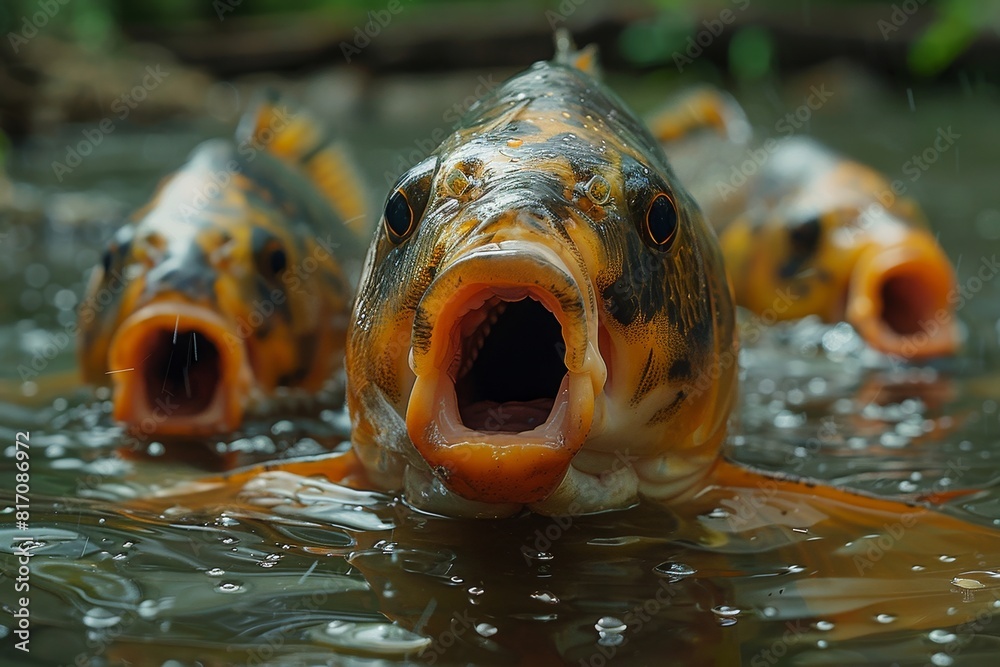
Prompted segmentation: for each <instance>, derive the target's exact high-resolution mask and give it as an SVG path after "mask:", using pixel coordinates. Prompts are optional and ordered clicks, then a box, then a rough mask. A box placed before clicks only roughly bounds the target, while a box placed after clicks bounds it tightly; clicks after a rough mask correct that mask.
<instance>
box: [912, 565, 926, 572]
mask: <svg viewBox="0 0 1000 667" xmlns="http://www.w3.org/2000/svg"><path fill="white" fill-rule="evenodd" d="M910 569H911V570H913V571H914V572H923V571H924V570H926V569H927V568H926V567H924V566H923V565H914V566H913V567H911V568H910Z"/></svg>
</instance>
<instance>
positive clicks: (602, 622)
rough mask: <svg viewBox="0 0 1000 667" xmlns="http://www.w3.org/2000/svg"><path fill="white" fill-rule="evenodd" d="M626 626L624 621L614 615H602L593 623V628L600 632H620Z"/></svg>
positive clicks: (623, 630)
mask: <svg viewBox="0 0 1000 667" xmlns="http://www.w3.org/2000/svg"><path fill="white" fill-rule="evenodd" d="M627 627H628V626H627V625H625V622H624V621H622V620H621V619H619V618H615V617H614V616H602V617H601V618H600V619H598V621H597V623H595V624H594V629H595V630H597V631H598V632H602V633H611V634H620V633H622V632H625V629H626V628H627Z"/></svg>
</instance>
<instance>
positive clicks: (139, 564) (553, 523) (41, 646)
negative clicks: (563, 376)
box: [0, 322, 1000, 665]
mask: <svg viewBox="0 0 1000 667" xmlns="http://www.w3.org/2000/svg"><path fill="white" fill-rule="evenodd" d="M817 328H821V329H825V332H824V333H822V334H821V335H820V337H819V339H820V340H821V341H822V342H821V344H820V345H819V346H816V345H815V344H814V343H813V341H815V340H816V337H815V334H816V329H817ZM855 344H857V343H856V341H855V340H854V339H853V333H852V332H850V331H845V330H844V329H843V328H839V329H838V328H837V327H821V325H818V324H816V323H812V322H803V323H799V324H797V325H788V326H782V327H779V328H777V329H774V330H772V331H770V332H768V334H767V335H765V336H764V337H763V338H762V339H761V340H760V341H759V342H758V343H757V344H756V345H755V346H752V347H751V348H749V349H747V350H746V351H745V352H744V353H743V355H744V359H743V361H744V365H745V368H746V370H745V379H744V387H745V395H744V400H743V409H742V411H741V414H740V416H739V422H740V426H739V428H738V429H737V433H738V435H736V436H734V437H733V438H732V439H731V443H730V445H731V446H730V450H729V451H730V452H731V454H732V455H733V456H734V457H736V458H739V459H742V460H751V461H754V462H755V463H757V464H758V465H761V466H763V467H771V468H774V469H783V470H790V471H795V472H800V473H802V474H808V475H814V476H816V477H819V478H822V479H826V480H829V481H830V482H832V483H834V484H836V485H838V486H847V485H849V486H853V487H857V488H865V489H868V490H871V491H875V492H877V493H881V494H885V495H889V496H896V497H915V496H917V495H919V494H920V493H933V494H943V493H946V492H947V491H949V490H951V489H954V488H976V487H981V486H984V485H988V484H990V483H991V481H992V478H993V476H994V475H995V474H996V473H995V466H993V465H992V462H991V458H992V457H993V455H994V454H995V452H996V450H997V446H998V443H997V438H996V435H995V434H996V433H997V432H998V430H1000V429H998V416H1000V415H998V414H997V406H996V403H995V402H994V401H993V400H992V399H990V398H987V399H984V398H983V397H982V395H981V391H982V387H981V385H982V384H983V383H984V382H985V380H984V379H983V378H982V377H979V378H978V379H972V380H970V379H968V378H966V377H965V376H964V375H963V374H961V373H956V372H954V371H949V370H948V369H947V368H944V369H937V370H935V369H928V368H923V369H916V368H893V367H892V366H891V365H889V364H887V363H886V362H885V360H884V359H880V358H878V357H875V356H868V355H867V354H862V355H860V356H858V355H857V354H856V352H857V350H855V349H854V348H853V347H852V346H854V345H855ZM977 383H978V384H977ZM60 407H61V408H62V409H61V410H56V409H55V408H51V409H50V410H49V412H47V413H46V412H44V411H43V413H42V414H43V416H44V419H41V420H39V421H38V422H35V423H34V424H32V429H33V431H32V443H33V446H32V456H33V458H32V479H33V485H32V489H33V490H32V501H31V512H32V520H31V523H32V527H33V529H32V531H30V535H31V536H32V538H33V539H34V541H35V542H36V545H35V546H34V548H33V552H34V554H35V555H34V556H33V557H32V561H31V608H32V632H33V635H32V649H33V650H32V653H31V656H30V657H31V659H32V660H33V661H34V664H74V663H75V664H125V662H126V661H127V662H132V663H137V664H148V663H150V662H152V663H154V664H160V663H161V662H162V661H164V660H166V659H167V658H174V659H177V660H180V661H181V662H182V663H192V661H194V660H199V661H201V662H202V664H226V663H246V664H278V663H283V664H284V663H289V662H294V661H296V660H299V661H301V662H302V664H309V663H311V662H317V661H319V662H325V661H326V660H328V659H329V656H330V655H331V653H332V652H335V653H336V654H339V655H344V656H353V657H348V658H345V661H346V662H345V664H352V661H353V662H356V663H357V664H370V663H369V662H367V660H369V659H373V658H378V659H382V660H386V661H388V663H394V662H396V661H404V660H406V659H411V660H417V661H418V662H422V663H426V664H434V663H439V664H463V663H466V662H474V663H476V664H511V663H521V664H553V663H554V662H557V661H562V662H568V663H572V664H582V665H603V664H607V663H608V662H609V661H620V662H621V663H622V664H634V663H647V664H650V663H653V662H655V661H657V660H659V659H660V658H661V657H662V656H664V655H669V656H671V657H672V658H674V659H675V660H677V661H678V662H679V663H680V664H705V663H710V662H715V663H717V664H733V663H735V662H736V661H737V660H738V659H740V658H742V660H744V661H746V662H749V663H750V664H784V663H786V662H790V661H792V660H793V658H794V660H795V664H831V665H834V664H836V665H844V664H872V662H873V661H874V662H886V663H889V662H893V661H896V662H898V663H899V664H934V665H938V664H976V663H977V662H979V661H980V660H986V659H987V656H995V655H996V651H997V647H998V646H1000V624H998V623H996V622H994V620H993V619H994V615H995V613H996V612H997V610H998V609H1000V530H997V531H996V532H994V531H993V530H992V529H991V528H990V527H991V526H992V525H994V524H997V525H1000V494H997V493H996V492H992V491H987V492H985V493H981V494H976V495H972V496H968V497H959V498H956V499H955V500H953V501H952V502H950V503H949V504H948V506H947V507H946V508H945V511H946V512H947V514H948V515H949V516H950V517H957V518H960V519H962V520H964V521H967V522H969V523H968V524H953V525H952V527H954V525H960V526H961V525H966V526H967V530H963V531H962V532H955V533H953V534H948V533H947V532H942V531H946V530H947V529H946V528H941V527H940V526H938V525H937V522H936V520H935V519H933V516H934V513H933V512H930V511H928V510H925V509H923V508H920V507H918V508H915V509H914V513H913V515H912V516H907V515H904V516H899V517H892V516H880V515H879V516H873V517H859V516H853V515H852V514H850V513H849V512H845V513H843V514H842V515H841V516H839V517H834V518H835V519H839V520H838V521H835V522H834V523H832V524H830V525H826V524H823V523H817V521H820V520H821V519H822V518H823V517H822V516H813V515H814V514H816V510H815V508H813V507H810V504H809V503H803V502H802V501H801V499H788V498H784V497H778V496H774V497H771V496H768V495H767V490H766V489H765V488H763V487H761V489H759V490H756V491H754V492H752V493H749V494H744V495H742V496H740V497H725V496H724V494H723V495H721V496H718V497H716V498H706V499H703V500H699V501H697V502H695V503H693V504H692V508H693V509H691V511H689V512H687V513H685V512H686V510H685V509H684V508H678V509H676V510H666V509H663V508H660V507H653V506H640V507H635V508H633V509H631V510H628V511H624V512H618V513H610V514H604V515H595V516H586V517H569V518H545V517H538V516H532V515H525V516H521V517H518V518H514V519H509V520H504V521H459V520H453V519H445V518H440V517H433V516H428V515H424V514H421V513H418V512H416V511H413V510H412V509H410V508H409V507H407V506H406V505H405V503H403V502H400V500H399V499H396V498H392V497H388V496H384V495H381V494H376V493H368V492H359V491H354V490H351V489H346V488H345V487H339V486H337V485H333V484H328V483H326V482H322V481H318V480H315V479H310V478H303V477H298V476H297V475H294V474H291V473H287V472H282V471H274V472H269V473H264V474H263V475H261V476H260V477H258V478H257V479H255V480H253V481H252V482H250V483H249V484H248V485H247V486H246V487H244V488H242V489H223V490H221V491H219V490H217V489H216V490H211V489H202V488H200V487H198V488H195V487H191V488H189V489H188V493H187V495H179V496H170V497H167V498H154V499H142V497H148V496H149V495H150V491H151V489H152V488H154V487H156V488H162V487H165V486H168V485H170V484H173V483H175V482H181V481H184V480H193V479H196V478H197V477H198V476H199V474H200V473H199V472H198V469H197V468H196V467H194V466H191V465H189V464H184V463H180V462H176V461H175V462H170V461H167V460H164V457H162V456H161V457H147V458H135V457H132V458H125V459H123V458H120V457H117V456H115V454H114V448H115V446H116V444H117V443H118V442H119V441H120V433H119V432H118V431H117V430H116V427H113V426H108V425H107V419H108V417H107V410H106V407H105V406H104V404H103V403H101V402H97V403H79V404H76V405H69V404H67V405H65V406H63V405H61V404H60ZM323 414H324V418H314V419H313V420H312V421H296V422H295V423H296V428H297V429H299V430H297V431H296V432H295V434H294V436H292V437H289V438H286V440H287V442H292V441H296V440H302V439H303V438H305V437H306V435H305V433H306V430H308V428H311V429H313V431H314V433H313V434H312V435H311V436H310V437H311V439H312V440H314V441H316V442H324V444H326V445H327V446H329V445H331V443H333V442H335V441H336V438H335V437H334V434H335V432H336V428H335V427H334V426H331V424H336V423H338V422H337V419H336V418H334V417H331V414H332V413H329V412H326V413H323ZM15 416H16V414H15ZM14 421H15V420H13V419H11V416H5V417H4V419H3V429H4V434H3V437H4V438H6V439H7V440H8V441H11V440H12V438H13V429H14V428H15V427H16V426H17V425H16V424H15V423H13V422H14ZM95 423H96V426H95ZM265 423H267V424H270V422H269V421H267V420H263V421H262V422H261V423H260V424H259V425H257V426H253V425H251V426H250V427H249V428H250V430H253V429H255V428H256V429H259V430H260V431H263V430H264V424H265ZM286 428H288V427H287V426H286V425H281V426H279V427H278V428H277V431H278V432H279V433H280V432H281V431H283V430H284V429H286ZM255 439H257V440H266V441H268V442H270V443H272V447H264V448H263V450H262V453H266V455H265V456H262V457H261V458H267V457H268V456H273V455H274V454H273V445H274V443H276V442H278V443H281V442H285V441H283V440H282V437H281V436H280V435H275V434H273V433H272V434H270V435H269V436H265V435H264V434H263V433H257V434H253V435H246V436H243V435H241V436H240V437H237V438H235V440H234V442H236V443H240V442H246V441H250V442H253V441H254V440H255ZM242 446H244V447H245V445H242ZM168 450H169V447H168ZM10 455H11V453H10V452H9V451H8V452H7V456H8V458H7V459H6V460H5V464H4V468H5V469H4V471H3V474H4V475H7V476H8V477H11V478H12V475H13V470H12V466H11V459H10ZM74 479H83V480H86V482H85V483H83V484H81V486H80V487H78V488H73V487H71V486H69V485H68V484H69V483H70V482H72V481H73V480H74ZM237 492H238V496H237ZM43 494H44V495H43ZM4 500H5V504H7V505H11V504H13V502H14V499H13V497H12V494H11V493H10V492H5V494H4ZM5 516H8V517H9V516H10V515H9V514H7V515H5ZM790 517H791V518H790ZM977 527H978V528H977ZM21 534H22V533H20V531H17V530H16V529H15V528H14V526H13V525H12V523H11V521H10V520H9V519H5V521H4V530H3V531H2V532H0V547H2V548H3V550H4V553H3V557H2V561H0V562H2V564H3V568H4V572H5V574H6V575H7V576H8V577H10V576H12V575H13V574H14V572H15V571H16V562H15V558H14V557H13V556H12V555H11V552H12V548H11V547H12V545H13V540H15V539H16V538H17V537H19V536H20V535H21ZM940 545H946V547H947V548H946V549H945V550H940V551H938V550H935V549H937V548H938V546H940ZM13 595H14V593H13V590H12V587H11V586H4V587H3V589H2V591H0V600H2V601H3V604H5V605H12V604H13V602H14V600H13ZM8 634H9V631H8ZM5 646H6V648H5V649H4V650H5V652H6V653H5V656H6V657H8V658H9V657H17V658H18V659H19V660H23V658H24V656H21V655H15V654H14V653H12V652H11V649H10V646H11V645H10V644H9V643H6V644H5ZM955 659H960V661H959V662H957V663H956V662H954V660H955ZM87 660H90V661H91V662H90V663H87V662H86V661H87ZM949 660H952V661H953V662H949ZM755 661H756V662H755Z"/></svg>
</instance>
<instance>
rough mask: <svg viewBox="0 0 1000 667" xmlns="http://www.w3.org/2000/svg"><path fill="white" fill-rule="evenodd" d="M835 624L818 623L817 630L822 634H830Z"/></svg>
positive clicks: (828, 622)
mask: <svg viewBox="0 0 1000 667" xmlns="http://www.w3.org/2000/svg"><path fill="white" fill-rule="evenodd" d="M833 627H834V626H833V623H831V622H830V621H816V629H817V630H819V631H820V632H829V631H830V630H833Z"/></svg>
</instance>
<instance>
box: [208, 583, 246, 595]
mask: <svg viewBox="0 0 1000 667" xmlns="http://www.w3.org/2000/svg"><path fill="white" fill-rule="evenodd" d="M215 590H217V591H219V592H220V593H242V592H243V591H244V590H246V589H244V588H243V584H239V583H236V582H234V581H223V582H222V583H220V584H219V585H218V586H216V587H215Z"/></svg>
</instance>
